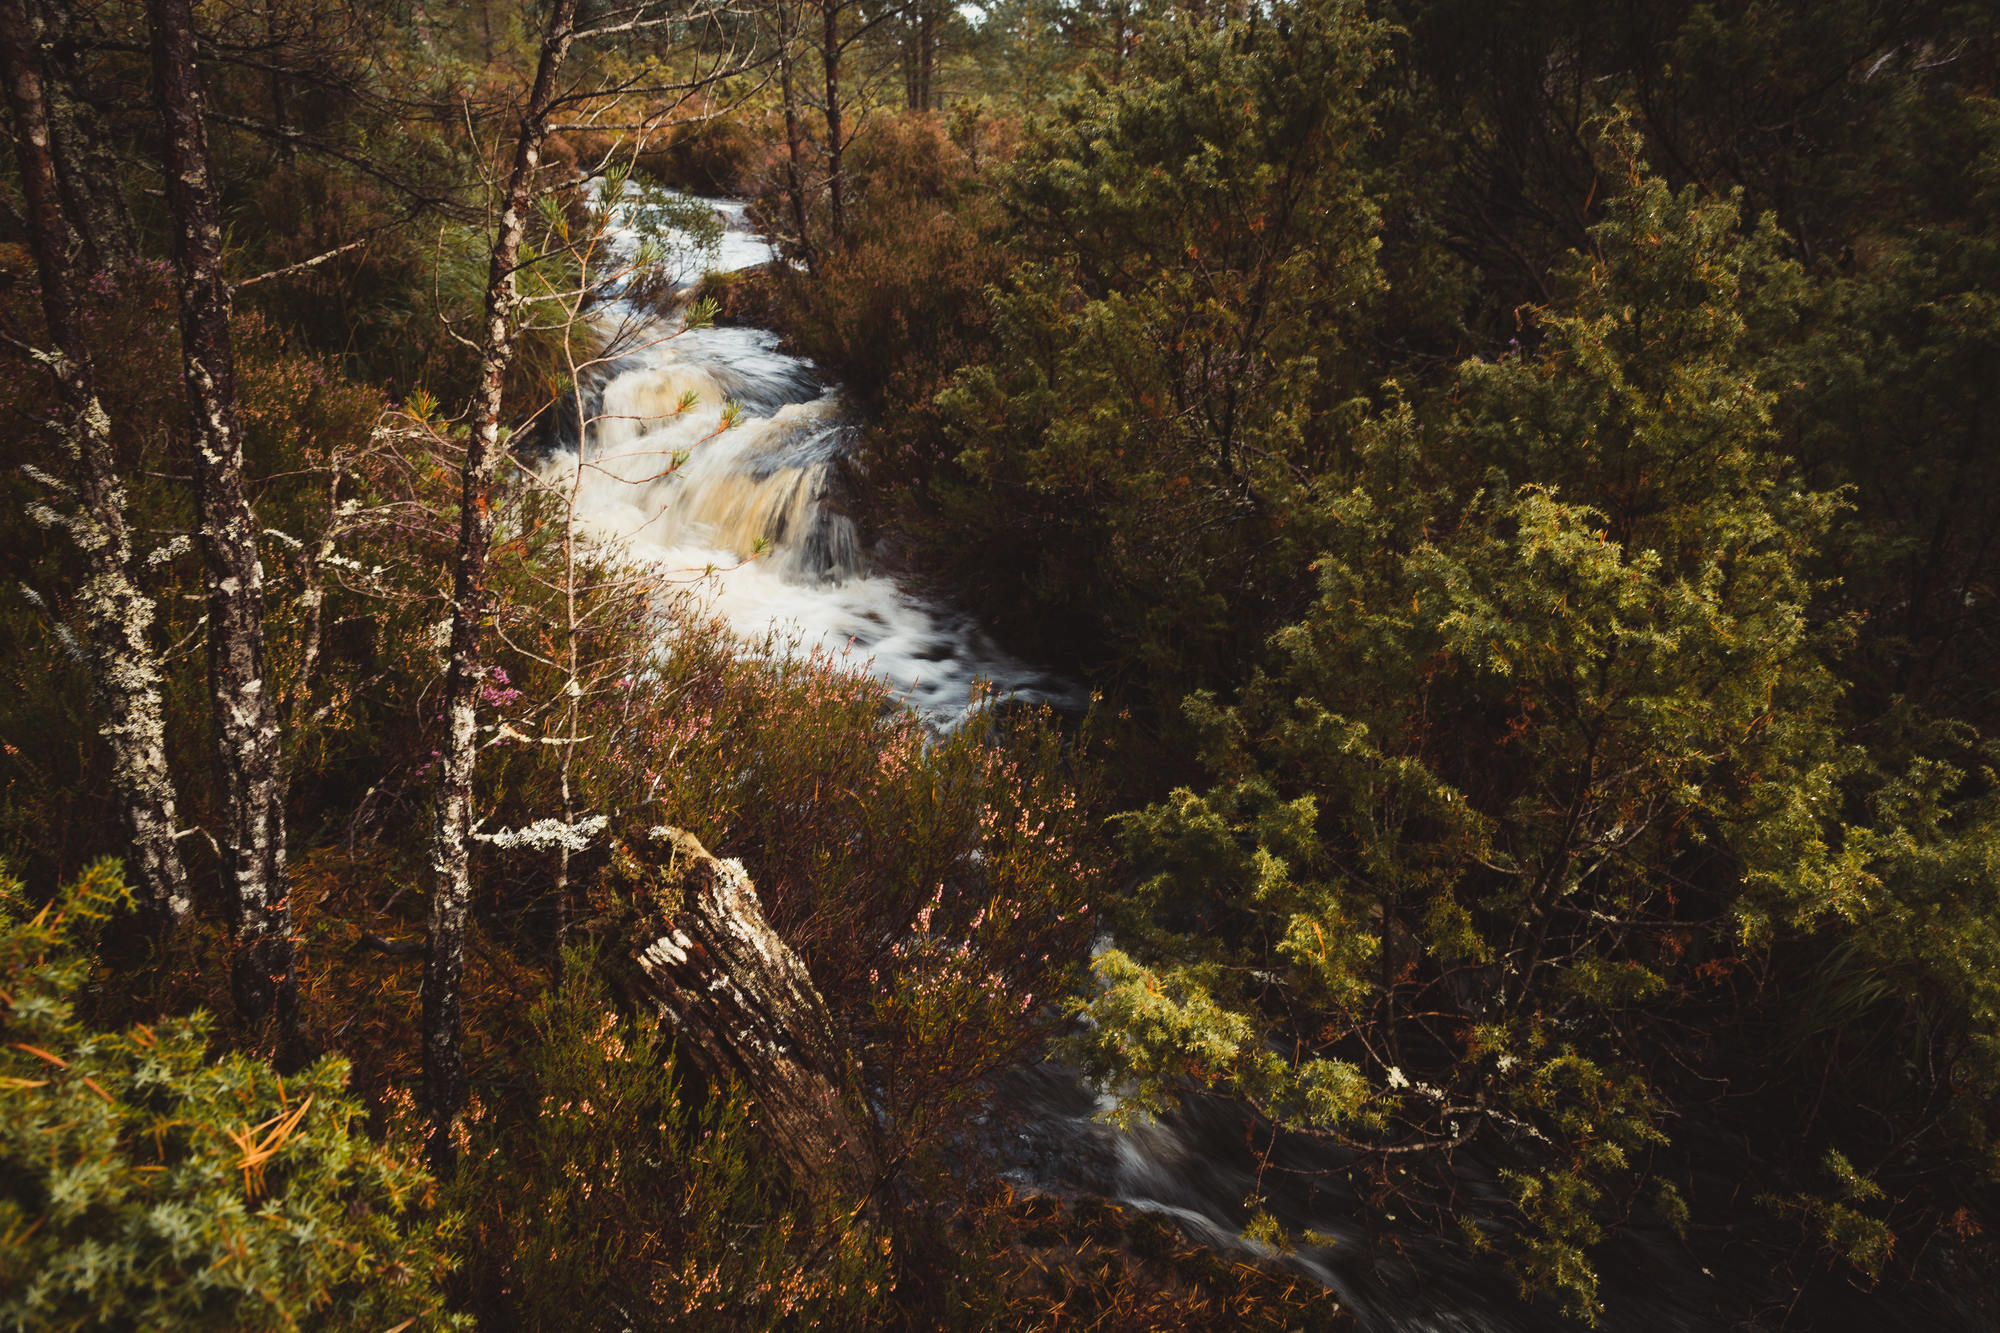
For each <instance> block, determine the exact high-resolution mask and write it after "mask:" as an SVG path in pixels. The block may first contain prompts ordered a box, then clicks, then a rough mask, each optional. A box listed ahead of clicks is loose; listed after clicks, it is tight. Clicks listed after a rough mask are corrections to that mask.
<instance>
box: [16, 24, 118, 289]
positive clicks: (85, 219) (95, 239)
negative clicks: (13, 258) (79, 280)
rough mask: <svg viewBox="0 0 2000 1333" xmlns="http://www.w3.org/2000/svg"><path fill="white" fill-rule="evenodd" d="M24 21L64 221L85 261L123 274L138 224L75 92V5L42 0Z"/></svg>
mask: <svg viewBox="0 0 2000 1333" xmlns="http://www.w3.org/2000/svg"><path fill="white" fill-rule="evenodd" d="M29 24H30V27H31V28H32V29H33V30H34V36H35V39H36V42H37V44H38V45H39V46H40V47H41V49H42V51H43V52H44V53H45V54H46V58H47V62H48V63H47V65H46V66H45V68H44V69H43V70H42V75H43V90H42V94H43V103H44V109H45V112H46V115H47V122H48V131H49V153H50V157H51V159H52V161H53V162H54V164H55V172H56V184H57V188H58V189H60V190H61V191H62V198H63V203H64V205H65V208H66V210H67V212H68V214H69V222H70V225H71V226H72V227H74V228H75V229H76V232H77V234H78V236H79V237H80V238H81V239H82V241H83V244H84V250H85V258H86V262H88V263H89V264H90V265H91V267H92V268H93V269H94V270H96V271H97V272H100V273H108V274H110V275H111V276H112V277H113V278H115V279H122V278H123V277H124V275H125V271H126V270H127V269H129V268H131V266H132V265H133V264H134V263H135V262H136V261H137V260H138V258H139V241H138V231H137V229H136V228H135V227H134V226H133V224H132V213H131V210H130V209H129V208H127V207H126V204H125V195H124V192H123V191H122V190H121V189H120V188H119V184H118V163H117V160H116V159H115V158H113V156H112V155H111V152H110V149H109V148H108V146H107V145H106V143H105V135H104V132H103V127H102V122H101V120H100V118H99V116H98V114H97V110H96V108H94V107H92V106H91V105H90V104H89V103H88V102H86V101H84V100H83V98H82V97H81V96H80V95H79V90H80V89H84V88H86V87H87V86H88V85H87V83H86V79H87V75H86V73H85V71H84V70H83V69H82V68H81V65H82V61H81V59H80V58H79V57H78V56H77V55H76V54H75V52H76V49H77V47H78V46H79V45H80V44H81V43H79V42H78V41H77V40H76V37H75V29H76V26H77V25H76V13H75V9H74V6H73V5H72V4H71V3H70V0H43V2H42V3H41V4H38V5H37V6H36V13H35V14H34V15H31V16H30V18H29ZM65 52H67V53H68V54H67V55H65V54H64V53H65Z"/></svg>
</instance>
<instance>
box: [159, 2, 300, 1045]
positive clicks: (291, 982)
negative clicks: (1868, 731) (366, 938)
mask: <svg viewBox="0 0 2000 1333" xmlns="http://www.w3.org/2000/svg"><path fill="white" fill-rule="evenodd" d="M147 11H148V16H149V17H150V19H151V21H152V26H153V91H154V97H155V100H156V101H157V102H158V104H159V111H160V123H161V128H162V130H163V131H164V138H165V141H166V157H167V173H166V185H167V200H168V203H169V204H170V205H171V206H172V209H173V215H174V222H175V227H174V256H175V259H176V260H177V267H178V269H179V277H180V315H181V320H180V323H181V366H182V372H183V378H184V379H185V380H186V383H187V394H188V402H189V406H190V407H191V408H192V411H193V417H194V430H193V440H192V447H191V448H190V449H189V451H188V463H189V470H190V472H191V473H192V475H193V477H194V490H195V504H196V512H197V523H196V528H195V545H196V546H197V547H198V548H199V549H200V551H201V557H202V577H203V585H204V589H205V591H206V594H207V605H208V682H209V706H210V711H211V713H212V714H213V716H214V719H215V746H216V750H215V753H216V766H217V768H218V770H219V771H220V774H221V777H222V789H223V798H224V802H225V814H224V825H223V833H224V843H225V845H224V849H223V851H224V878H225V882H226V883H227V885H228V887H229V890H230V903H231V909H232V911H233V912H234V914H235V918H236V949H235V955H234V957H233V958H232V959H231V964H230V986H231V989H232V990H233V991H234V993H235V999H236V1008H237V1011H238V1012H239V1013H240V1014H242V1016H243V1017H244V1018H245V1019H246V1020H249V1021H251V1022H259V1021H262V1020H264V1019H266V1018H271V1017H275V1018H276V1019H277V1020H278V1021H279V1023H280V1024H281V1025H282V1026H284V1027H286V1028H287V1029H289V1028H290V1026H291V1024H292V1023H293V1021H294V1019H295V1008H296V1004H297V999H298V976H297V971H296V967H295V956H294V949H293V943H292V919H291V899H290V894H289V890H288V888H287V881H286V877H285V773H284V751H283V741H282V737H281V736H280V734H279V731H278V709H277V704H278V697H277V695H278V692H277V690H276V689H275V688H274V687H273V685H272V682H271V681H270V680H269V678H268V674H267V663H266V660H265V654H264V566H263V561H262V559H261V557H260V556H259V554H258V550H257V536H258V528H257V519H256V515H255V514H253V513H252V512H251V509H250V501H249V497H248V494H247V493H246V490H245V487H244V481H243V434H242V431H241V429H240V428H239V426H238V423H237V413H236V363H235V356H234V352H233V350H232V348H231V346H230V337H229V307H230V301H229V284H228V283H227V282H226V281H224V279H223V276H222V210H221V203H220V200H219V198H218V196H217V189H216V184H215V179H214V170H213V165H212V163H211V160H210V156H209V150H208V126H207V119H206V110H205V107H204V97H203V93H202V82H201V71H200V67H199V65H198V64H197V62H196V53H195V21H194V11H193V7H192V4H191V2H190V0H149V3H148V6H147Z"/></svg>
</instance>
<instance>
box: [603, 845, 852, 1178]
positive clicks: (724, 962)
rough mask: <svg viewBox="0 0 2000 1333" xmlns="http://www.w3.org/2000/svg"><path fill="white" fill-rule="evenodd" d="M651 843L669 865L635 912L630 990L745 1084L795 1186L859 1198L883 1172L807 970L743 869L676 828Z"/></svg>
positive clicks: (713, 1071)
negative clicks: (662, 846) (667, 853)
mask: <svg viewBox="0 0 2000 1333" xmlns="http://www.w3.org/2000/svg"><path fill="white" fill-rule="evenodd" d="M654 838H655V840H656V841H661V842H665V843H666V844H668V846H669V847H670V849H671V852H672V858H671V860H670V861H669V862H668V865H667V867H666V873H665V874H664V875H662V876H660V877H659V880H658V884H659V888H658V889H656V890H655V892H654V894H653V895H652V901H649V902H640V903H638V904H635V905H636V906H637V907H638V908H639V911H640V925H639V930H638V933H637V935H636V937H634V938H632V939H631V940H630V942H629V943H628V944H627V946H626V947H627V948H628V949H629V950H630V952H629V954H628V957H629V958H630V961H631V962H632V964H633V970H634V972H635V973H636V975H635V976H634V977H633V978H632V983H633V985H634V986H635V987H636V989H637V990H638V991H639V992H640V993H641V994H642V995H644V996H645V997H646V998H648V999H650V1000H652V1001H653V1002H654V1003H656V1004H658V1005H659V1007H660V1013H661V1015H662V1016H663V1017H664V1018H665V1019H666V1020H667V1022H668V1023H669V1025H670V1026H671V1027H672V1028H673V1030H674V1032H675V1034H676V1035H677V1036H678V1037H679V1039H680V1043H681V1049H682V1050H684V1051H685V1052H687V1054H689V1055H691V1056H692V1057H693V1058H694V1059H695V1061H696V1063H697V1064H699V1065H700V1066H701V1067H702V1068H703V1069H704V1070H706V1071H707V1072H708V1073H709V1074H710V1075H712V1076H716V1077H734V1078H736V1079H739V1080H741V1082H742V1084H743V1086H744V1087H745V1089H746V1090H747V1091H748V1092H749V1093H750V1095H751V1097H752V1098H753V1099H754V1101H755V1102H756V1105H757V1108H758V1111H759V1113H760V1119H761V1121H762V1124H763V1128H764V1130H765V1132H766V1133H767V1134H769V1136H770V1139H771V1143H772V1145H773V1146H774V1147H775V1148H776V1149H777V1151H778V1153H779V1154H780V1155H781V1156H782V1157H783V1158H784V1160H785V1165H786V1166H787V1167H788V1168H789V1169H790V1170H791V1172H792V1174H793V1175H794V1177H795V1178H796V1179H797V1180H798V1181H799V1182H800V1183H802V1184H805V1185H808V1186H821V1185H830V1186H832V1187H834V1188H835V1189H837V1190H839V1191H840V1192H841V1193H843V1194H845V1195H847V1196H849V1197H850V1198H866V1197H867V1196H868V1195H870V1194H872V1193H873V1192H874V1190H875V1189H876V1187H877V1185H878V1183H879V1180H880V1176H881V1164H880V1161H879V1159H878V1157H877V1154H876V1151H875V1146H874V1142H873V1139H872V1138H871V1136H870V1135H869V1133H868V1126H867V1120H866V1118H865V1117H866V1113H865V1111H863V1110H862V1109H861V1107H862V1105H863V1103H862V1100H861V1097H860V1089H859V1086H858V1084H859V1079H858V1076H857V1074H856V1070H855V1064H854V1061H853V1059H852V1058H851V1056H850V1053H849V1051H848V1049H847V1046H846V1043H844V1042H843V1041H842V1040H841V1039H840V1037H839V1035H838V1033H837V1032H836V1031H835V1029H834V1026H833V1018H832V1015H831V1014H829V1013H828V1012H827V1007H826V1002H825V1001H824V1000H823V999H822V998H821V997H820V993H819V991H818V990H817V989H816V988H815V987H814V986H813V983H812V977H811V975H810V974H809V973H808V972H807V971H806V966H805V964H804V963H803V962H801V961H800V959H799V956H798V955H797V954H795V953H793V952H792V950H791V948H790V946H788V945H787V944H786V943H785V942H784V941H783V940H782V939H780V938H779V937H778V935H777V933H776V932H775V931H773V930H772V929H771V927H770V924H769V923H768V922H766V921H765V919H764V911H763V908H762V907H761V906H760V905H759V904H758V901H757V890H756V888H755V886H754V885H752V884H751V882H750V876H749V875H748V874H747V873H746V872H745V871H744V869H743V863H742V862H740V861H737V860H734V859H732V860H727V861H719V860H717V859H716V858H715V857H714V856H712V855H710V854H709V852H708V849H707V848H705V847H703V846H702V845H701V842H700V841H699V840H698V839H697V838H695V837H694V835H693V834H690V833H686V832H683V831H682V830H679V829H659V830H655V832H654Z"/></svg>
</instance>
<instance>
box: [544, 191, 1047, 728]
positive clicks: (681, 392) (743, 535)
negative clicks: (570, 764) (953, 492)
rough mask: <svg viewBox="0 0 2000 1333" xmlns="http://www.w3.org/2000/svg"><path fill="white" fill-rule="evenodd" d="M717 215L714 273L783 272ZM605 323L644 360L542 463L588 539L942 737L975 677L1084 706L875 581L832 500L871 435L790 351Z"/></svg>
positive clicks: (933, 608) (1014, 691)
mask: <svg viewBox="0 0 2000 1333" xmlns="http://www.w3.org/2000/svg"><path fill="white" fill-rule="evenodd" d="M713 203H714V206H715V207H716V209H717V211H718V212H720V213H721V214H722V216H723V218H724V220H725V221H726V222H727V223H728V230H727V231H725V233H724V235H723V240H722V243H721V245H720V246H719V247H718V248H717V250H716V252H715V254H714V255H713V256H712V257H711V258H710V259H709V262H708V264H707V267H708V268H709V269H711V270H712V271H728V270H733V269H741V268H747V267H751V266H753V265H756V264H761V263H766V262H770V261H771V259H772V252H771V249H770V247H769V246H768V245H767V244H765V243H764V242H763V241H762V240H760V239H759V238H758V237H756V235H755V234H754V233H752V232H750V231H749V230H748V228H747V225H746V224H745V222H744V219H743V206H742V205H741V204H739V203H736V202H735V201H731V200H716V201H713ZM606 322H607V324H611V323H615V324H616V325H617V326H618V327H619V328H620V330H621V333H620V342H621V344H622V345H625V346H629V347H631V348H632V349H633V350H631V351H629V352H626V353H625V354H624V355H622V356H620V357H619V358H618V359H617V360H616V361H615V362H614V363H613V364H612V365H611V366H610V367H609V369H608V372H607V373H606V374H605V375H604V376H603V377H602V382H601V384H600V386H599V387H598V390H597V392H596V393H595V394H594V395H593V397H594V401H595V408H594V410H593V411H592V412H591V413H590V416H591V420H590V421H589V422H588V423H587V425H586V426H585V428H584V429H583V430H582V432H581V439H579V440H572V441H570V442H569V443H568V444H567V446H566V447H564V448H561V449H559V450H558V451H557V452H556V453H555V455H554V456H553V457H551V458H550V459H549V460H548V462H547V463H546V464H545V465H544V475H545V477H546V478H547V479H548V480H549V481H550V482H551V483H553V484H555V485H558V486H560V487H562V488H564V489H568V488H569V487H570V486H571V485H572V484H574V486H575V488H576V494H577V516H578V520H579V523H580V524H581V526H582V527H583V529H584V530H585V532H586V533H587V534H588V535H590V536H591V537H592V538H594V539H595V540H597V541H600V542H603V543H605V544H607V545H613V546H616V547H618V548H619V549H621V550H623V551H624V552H625V553H626V554H627V556H628V557H629V558H630V559H632V560H634V561H637V562H640V563H643V564H645V565H648V566H650V567H652V568H654V569H656V570H658V571H659V576H660V577H661V578H662V579H663V580H665V581H670V582H674V583H680V584H690V585H693V586H694V587H695V589H696V591H697V593H698V594H699V595H700V596H702V597H704V598H705V599H707V602H708V604H709V607H710V609H712V610H713V611H715V612H716V613H718V614H720V615H721V616H722V617H723V618H724V619H726V620H727V621H728V622H729V623H730V624H731V626H732V627H734V628H735V629H736V630H737V631H738V632H739V633H740V634H742V635H743V636H744V637H745V638H746V639H754V638H757V637H759V636H761V635H763V634H765V633H766V632H767V631H770V630H776V631H778V632H779V634H780V635H781V636H782V637H784V638H786V639H788V640H793V641H796V642H797V643H798V645H799V646H800V648H801V649H810V648H813V647H820V646H823V647H826V648H829V649H832V650H834V651H835V652H839V653H844V654H846V655H847V656H848V657H849V659H850V660H851V661H853V662H854V664H855V665H856V666H858V667H865V668H866V669H867V670H870V671H872V672H873V673H874V674H876V675H878V676H880V677H882V678H883V679H884V680H886V681H888V682H889V684H890V685H891V686H892V687H893V688H894V689H895V691H896V693H897V695H898V697H900V698H901V699H903V700H904V701H906V702H907V703H909V704H910V705H911V706H912V707H914V708H916V709H918V710H919V711H920V712H922V713H923V714H924V715H925V716H926V717H927V718H928V719H929V720H930V721H931V722H932V724H933V725H936V726H939V727H944V728H949V727H951V726H954V725H956V724H957V723H958V722H959V721H961V720H962V719H963V718H964V717H965V716H966V715H967V711H968V708H969V707H970V706H971V705H970V700H971V698H972V693H973V689H974V685H975V682H977V681H979V680H985V681H989V682H991V683H992V685H993V686H994V687H995V690H996V692H997V693H998V694H999V695H1000V696H1003V697H1004V696H1012V697H1014V698H1017V699H1021V700H1026V701H1047V702H1051V703H1055V704H1057V705H1059V706H1074V705H1076V704H1078V703H1079V702H1080V699H1079V696H1078V692H1077V691H1076V689H1075V688H1074V687H1073V686H1071V685H1070V684H1068V683H1067V682H1064V681H1062V680H1060V679H1057V678H1056V677H1054V676H1051V675H1049V674H1047V673H1045V672H1041V671H1037V670H1036V669H1034V668H1033V667H1030V666H1028V665H1027V664H1025V663H1022V662H1020V661H1018V660H1016V659H1014V658H1012V657H1011V656H1009V655H1008V654H1006V653H1004V652H1002V651H1001V650H1000V649H999V648H997V647H996V646H995V645H994V644H993V643H992V642H991V640H990V639H989V638H988V637H987V636H986V635H985V634H984V633H983V632H982V631H981V630H980V628H979V626H978V625H977V624H976V623H975V622H974V621H973V620H972V619H971V618H970V617H969V616H966V615H965V614H963V613H961V612H958V611H956V610H954V609H952V608H951V607H948V606H945V605H943V604H941V603H939V602H938V601H936V600H935V599H931V598H926V597H923V596H920V595H918V594H917V593H915V592H913V591H911V590H910V589H908V588H906V587H904V586H903V585H902V584H901V583H899V582H898V581H897V580H896V579H895V578H893V577H892V576H890V575H889V574H887V573H884V572H882V571H880V570H877V569H875V568H873V567H871V564H870V561H869V559H868V556H867V553H866V551H865V550H864V549H863V545H862V542H861V539H860V536H859V534H858V533H857V532H856V530H855V527H854V524H853V522H852V521H851V520H850V519H848V518H847V516H846V515H844V514H842V513H840V512H839V510H838V508H837V507H836V506H835V505H834V504H833V503H831V496H832V492H833V490H834V488H835V485H836V479H837V475H838V470H839V469H840V467H841V466H842V463H843V460H844V459H845V457H846V456H847V454H848V451H849V450H850V449H851V448H852V446H853V443H854V440H855V436H856V434H857V430H858V425H857V423H856V422H855V421H854V420H853V417H852V414H851V413H850V411H849V409H848V408H847V406H846V404H845V403H844V402H843V400H842V398H841V396H840V393H839V391H838V389H837V388H836V387H834V386H831V385H828V384H826V383H825V382H824V381H823V379H822V377H821V376H820V375H819V374H818V373H817V372H816V371H815V369H814V368H813V366H812V365H811V364H810V363H808V362H806V361H804V360H802V359H801V358H798V357H796V356H792V355H789V354H787V353H786V352H784V351H782V350H780V346H779V338H778V337H777V335H776V334H773V333H770V332H767V331H765V330H761V329H746V328H695V329H686V330H683V329H682V328H681V327H680V324H679V322H678V320H677V319H675V318H672V317H663V316H661V315H659V314H657V313H653V312H650V311H647V310H644V309H639V308H635V307H633V306H630V305H627V304H625V303H623V302H613V303H611V305H610V307H609V308H608V311H607V315H606ZM579 468H580V469H581V475H577V470H578V469H579Z"/></svg>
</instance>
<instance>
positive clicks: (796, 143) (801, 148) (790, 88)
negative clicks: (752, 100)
mask: <svg viewBox="0 0 2000 1333" xmlns="http://www.w3.org/2000/svg"><path fill="white" fill-rule="evenodd" d="M792 13H793V11H792V9H791V0H779V3H778V91H779V94H780V98H781V101H782V103H783V106H784V108H785V195H786V197H787V198H789V199H790V200H791V204H792V225H793V226H795V227H796V228H798V233H799V249H800V250H801V251H802V252H803V254H804V257H805V261H806V267H807V268H809V269H810V268H815V267H816V264H815V262H814V261H815V255H814V252H813V244H812V235H811V232H810V229H809V228H808V226H807V222H806V170H805V132H804V129H803V128H802V127H801V126H800V124H799V100H798V91H797V88H796V87H795V86H794V84H793V82H792V43H793V42H794V41H795V40H796V38H797V34H796V33H795V32H794V31H793V25H792Z"/></svg>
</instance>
